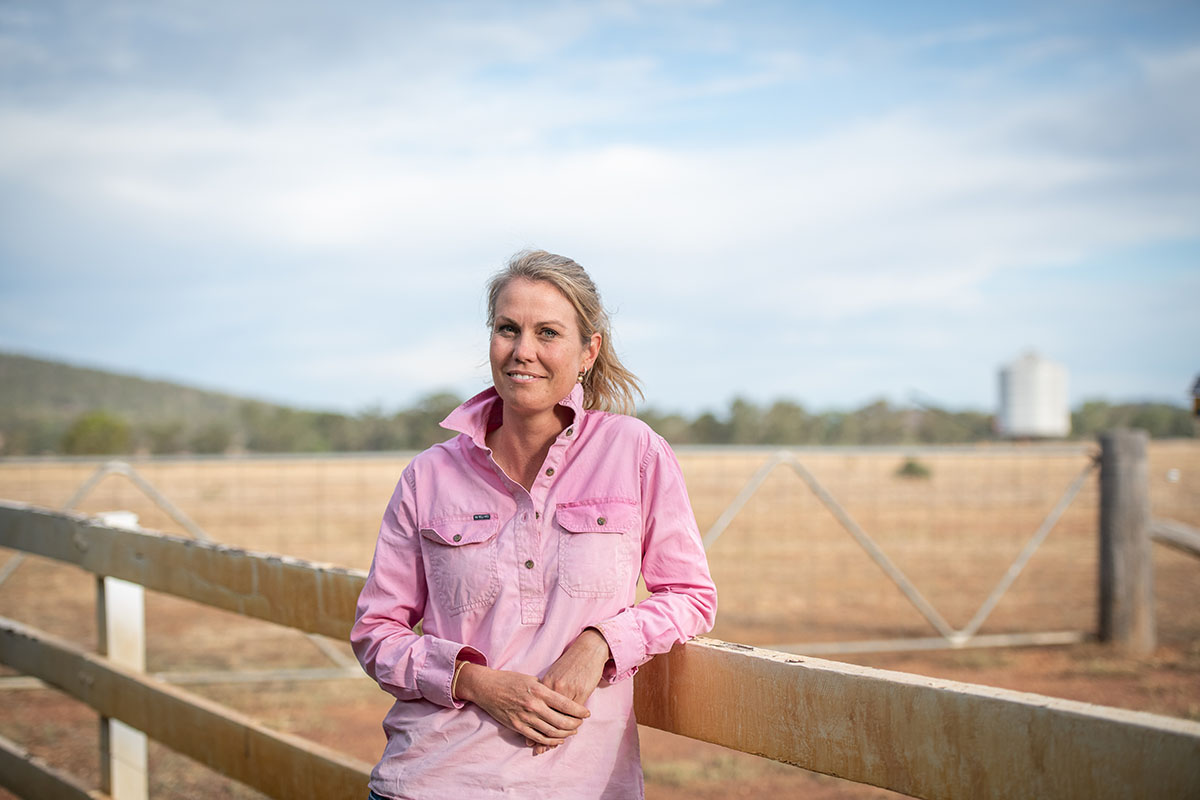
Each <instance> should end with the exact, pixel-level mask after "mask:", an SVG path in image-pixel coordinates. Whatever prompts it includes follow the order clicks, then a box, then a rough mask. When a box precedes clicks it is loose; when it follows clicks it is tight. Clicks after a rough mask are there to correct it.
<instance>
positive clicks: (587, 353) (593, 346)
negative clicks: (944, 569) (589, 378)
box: [582, 332, 602, 372]
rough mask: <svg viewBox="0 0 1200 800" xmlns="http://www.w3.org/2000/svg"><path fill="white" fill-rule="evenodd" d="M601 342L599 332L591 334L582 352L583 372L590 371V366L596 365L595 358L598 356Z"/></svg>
mask: <svg viewBox="0 0 1200 800" xmlns="http://www.w3.org/2000/svg"><path fill="white" fill-rule="evenodd" d="M601 341H602V340H601V338H600V333H599V332H596V333H593V334H592V338H591V339H589V340H588V344H587V348H586V349H585V350H584V357H583V366H582V369H583V371H584V372H586V371H588V370H589V369H591V368H592V365H593V364H595V363H596V357H597V356H599V355H600V342H601Z"/></svg>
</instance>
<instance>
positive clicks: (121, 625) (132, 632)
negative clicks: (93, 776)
mask: <svg viewBox="0 0 1200 800" xmlns="http://www.w3.org/2000/svg"><path fill="white" fill-rule="evenodd" d="M98 516H99V518H100V520H101V522H103V523H104V524H105V525H109V526H111V527H113V528H125V529H127V530H135V531H136V530H141V526H139V525H138V521H137V514H133V513H131V512H128V511H109V512H106V513H101V514H99V515H98ZM145 596H146V590H145V589H143V588H142V587H141V586H140V585H138V584H136V583H130V582H129V581H123V580H120V579H118V578H110V577H108V576H104V575H97V576H96V625H97V629H98V630H97V634H98V635H97V648H96V649H97V650H98V651H99V653H100V655H102V656H106V657H107V658H108V659H109V660H110V661H112V662H113V663H114V664H117V665H119V666H122V667H125V668H127V669H132V670H136V671H138V672H145V671H146V599H145ZM148 750H149V744H148V742H147V740H146V734H144V733H142V732H141V731H139V730H137V729H136V728H131V727H130V726H128V725H126V724H125V723H124V722H121V721H120V720H117V719H109V718H108V717H101V718H100V789H101V791H104V792H107V793H108V794H109V795H111V796H112V798H113V800H147V798H148V796H149V794H150V778H149V768H148Z"/></svg>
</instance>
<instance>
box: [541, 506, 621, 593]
mask: <svg viewBox="0 0 1200 800" xmlns="http://www.w3.org/2000/svg"><path fill="white" fill-rule="evenodd" d="M554 514H555V522H556V523H557V526H558V528H559V529H560V532H561V535H560V536H559V537H558V583H559V585H560V586H561V587H562V588H563V590H564V591H566V593H567V594H569V595H571V596H572V597H612V596H613V594H614V593H616V591H617V590H618V589H620V588H621V587H622V586H623V585H624V584H625V583H626V581H627V577H628V573H629V569H630V566H631V561H632V553H631V550H632V549H634V544H635V543H636V542H637V541H640V539H641V537H640V536H638V524H639V523H638V508H637V505H636V504H635V503H633V501H630V500H621V499H610V500H582V501H577V502H574V503H559V504H558V506H557V507H556V509H555V512H554Z"/></svg>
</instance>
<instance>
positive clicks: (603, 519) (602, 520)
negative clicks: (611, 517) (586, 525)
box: [596, 517, 608, 525]
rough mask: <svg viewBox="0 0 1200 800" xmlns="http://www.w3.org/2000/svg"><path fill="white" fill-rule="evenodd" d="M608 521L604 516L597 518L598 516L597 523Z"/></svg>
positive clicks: (601, 523)
mask: <svg viewBox="0 0 1200 800" xmlns="http://www.w3.org/2000/svg"><path fill="white" fill-rule="evenodd" d="M606 522H608V520H606V519H605V518H604V517H597V518H596V524H597V525H603V524H604V523H606Z"/></svg>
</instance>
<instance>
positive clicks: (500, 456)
mask: <svg viewBox="0 0 1200 800" xmlns="http://www.w3.org/2000/svg"><path fill="white" fill-rule="evenodd" d="M571 418H572V414H571V410H570V409H569V408H567V407H565V406H561V405H556V406H555V407H554V408H553V409H552V410H551V411H550V412H547V413H545V414H539V415H538V416H536V417H525V416H522V415H520V414H514V413H512V412H511V411H510V410H509V409H508V408H507V407H505V408H504V409H503V412H502V415H501V422H500V427H499V428H496V429H495V430H491V431H488V433H487V437H486V438H487V445H488V447H490V448H491V449H492V457H493V458H494V459H495V460H496V463H497V464H499V465H500V468H501V469H503V470H504V471H505V473H507V474H508V476H509V477H510V478H512V479H513V480H515V481H516V482H517V483H519V484H521V485H522V486H524V487H525V489H526V490H528V489H530V488H531V487H532V486H533V481H534V479H535V478H537V474H538V472H539V471H540V470H541V468H542V463H543V462H544V461H545V460H546V454H547V453H549V452H550V445H552V444H553V443H554V439H555V437H557V436H558V434H559V433H561V432H562V430H563V428H565V427H567V425H568V424H570V422H571Z"/></svg>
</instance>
